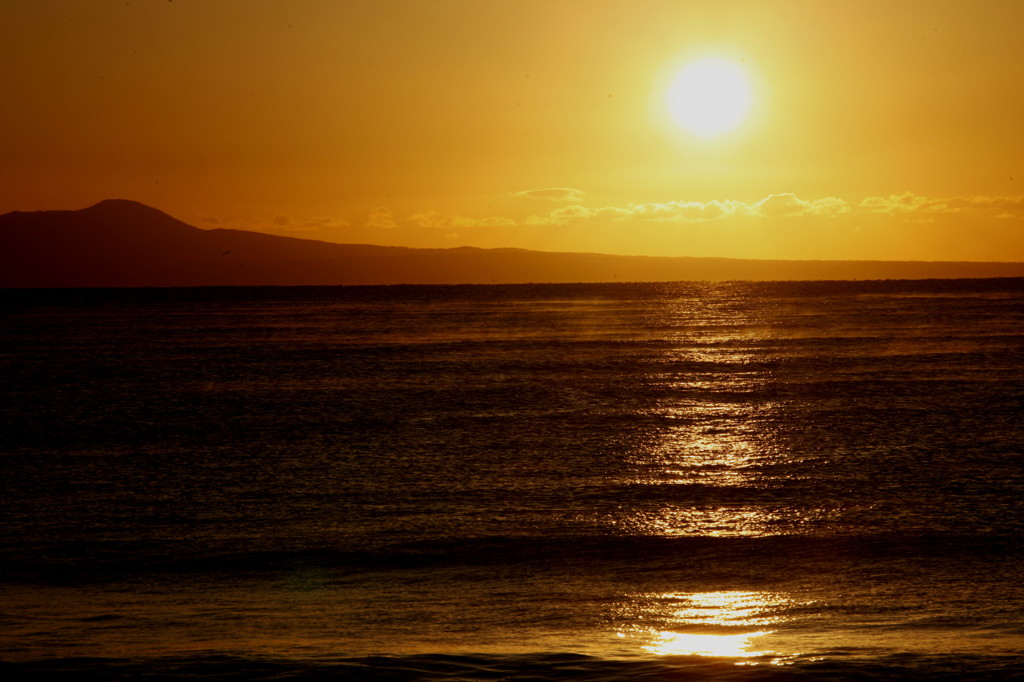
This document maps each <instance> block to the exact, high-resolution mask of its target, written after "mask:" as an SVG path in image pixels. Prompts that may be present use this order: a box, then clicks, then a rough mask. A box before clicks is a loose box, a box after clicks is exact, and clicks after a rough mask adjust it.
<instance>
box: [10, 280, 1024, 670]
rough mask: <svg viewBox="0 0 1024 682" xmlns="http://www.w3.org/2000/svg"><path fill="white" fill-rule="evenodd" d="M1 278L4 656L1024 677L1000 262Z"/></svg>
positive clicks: (1018, 304)
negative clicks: (374, 275)
mask: <svg viewBox="0 0 1024 682" xmlns="http://www.w3.org/2000/svg"><path fill="white" fill-rule="evenodd" d="M0 300H2V302H3V306H2V313H0V321H2V324H0V368H2V369H0V380H2V382H3V393H4V395H5V400H4V404H5V407H3V408H2V412H0V462H2V465H0V466H2V470H0V471H2V482H0V519H2V526H0V595H2V599H0V673H3V674H4V675H5V677H6V679H29V678H31V679H36V678H38V677H40V676H45V675H49V677H51V678H58V679H68V680H71V679H73V680H93V679H95V680H100V679H103V680H127V679H160V680H197V679H214V680H216V679H224V680H318V679H324V680H326V679H331V680H435V679H445V680H494V679H517V680H538V681H542V682H543V681H546V680H567V679H574V680H576V679H578V680H634V679H643V680H691V679H700V680H819V679H821V680H847V679H862V680H863V679H871V680H879V679H893V680H896V679H899V680H904V679H922V680H924V679H928V680H934V679H950V680H953V679H956V680H964V679H1014V678H1019V679H1024V541H1022V538H1024V466H1022V464H1024V279H991V280H923V281H858V282H775V283H736V282H731V283H713V284H712V283H651V284H643V283H615V284H579V285H492V286H391V287H270V288H197V289H91V290H5V291H2V292H0Z"/></svg>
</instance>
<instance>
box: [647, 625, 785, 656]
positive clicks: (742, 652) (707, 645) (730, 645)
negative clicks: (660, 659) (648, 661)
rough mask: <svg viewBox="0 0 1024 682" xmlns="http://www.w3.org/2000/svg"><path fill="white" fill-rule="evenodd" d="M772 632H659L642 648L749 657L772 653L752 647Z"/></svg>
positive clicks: (654, 651)
mask: <svg viewBox="0 0 1024 682" xmlns="http://www.w3.org/2000/svg"><path fill="white" fill-rule="evenodd" d="M768 634H771V633H770V632H744V633H741V634H738V635H697V634H692V633H681V632H667V631H663V632H658V633H656V639H655V640H654V641H653V642H652V643H650V644H647V645H645V646H643V647H642V648H643V649H644V650H646V651H649V652H651V653H652V654H658V655H659V656H721V657H730V658H749V657H753V656H766V655H770V654H771V653H772V652H771V651H756V650H753V649H752V648H751V647H752V646H753V643H752V642H751V640H753V639H754V638H755V637H763V636H764V635H768Z"/></svg>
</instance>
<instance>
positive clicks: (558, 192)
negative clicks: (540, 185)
mask: <svg viewBox="0 0 1024 682" xmlns="http://www.w3.org/2000/svg"><path fill="white" fill-rule="evenodd" d="M512 196H514V197H525V198H528V199H543V200H544V201H558V202H572V203H576V204H578V203H581V202H583V201H586V198H587V193H586V192H584V191H583V190H579V189H574V188H572V187H548V188H545V189H528V190H524V191H522V192H512Z"/></svg>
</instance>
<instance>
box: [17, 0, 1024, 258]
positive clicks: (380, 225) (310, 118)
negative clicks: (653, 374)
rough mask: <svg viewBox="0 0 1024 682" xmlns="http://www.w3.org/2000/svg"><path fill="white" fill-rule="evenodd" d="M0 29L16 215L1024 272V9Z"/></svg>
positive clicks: (405, 5) (119, 19) (317, 19)
mask: <svg viewBox="0 0 1024 682" xmlns="http://www.w3.org/2000/svg"><path fill="white" fill-rule="evenodd" d="M0 19H2V21H3V24H4V26H5V28H6V32H7V34H8V36H9V39H8V40H6V41H4V43H3V45H2V46H0V75H2V77H3V80H4V83H5V100H6V101H7V102H8V103H10V104H12V106H7V107H2V108H0V129H2V130H3V131H4V133H3V136H4V163H3V164H0V188H2V189H0V214H2V213H6V212H8V211H15V210H17V211H35V210H47V209H80V208H82V207H84V206H88V205H91V204H94V203H96V202H98V201H100V200H102V199H105V198H108V197H125V198H130V199H134V200H138V201H140V202H143V203H145V204H148V205H151V206H156V207H159V208H160V209H161V210H164V211H167V212H168V213H170V214H171V215H174V216H175V217H177V218H180V219H181V220H184V221H186V222H187V223H190V224H193V225H197V226H201V227H208V228H209V227H232V228H239V229H245V230H256V231H261V232H267V233H271V234H279V235H287V236H295V237H302V238H306V239H317V240H324V241H332V242H339V243H365V244H380V245H393V246H411V247H431V248H445V247H454V246H476V247H483V248H494V247H517V248H525V249H533V250H542V251H561V252H599V253H617V254H624V255H663V256H696V257H707V256H714V257H727V258H752V259H824V260H833V259H839V260H844V259H862V260H948V261H1024V229H1022V227H1024V190H1022V189H1021V182H1022V181H1024V172H1022V169H1021V163H1022V161H1021V160H1022V159H1024V135H1021V134H1020V129H1019V128H1020V123H1019V122H1020V121H1021V120H1024V92H1022V91H1021V89H1020V88H1019V83H1021V82H1024V42H1022V41H1020V40H1019V36H1018V33H1019V27H1020V26H1021V25H1024V4H1022V3H997V2H994V1H986V2H979V3H970V4H968V3H958V2H924V1H921V0H911V1H908V2H903V3H884V2H874V1H871V2H857V3H854V2H835V3H806V2H797V1H793V0H780V1H779V2H772V3H763V2H759V3H755V2H729V1H720V2H687V3H680V2H669V1H667V0H664V1H658V2H644V3H642V4H636V3H633V4H627V3H619V2H604V1H600V0H596V1H591V0H567V1H565V2H558V3H551V2H541V1H537V0H520V1H517V2H488V3H480V2H473V1H472V0H439V1H438V2H430V3H423V2H416V1H414V0H402V1H398V0H374V1H367V0H356V1H355V2H350V3H345V4H340V3H335V2H331V1H329V0H293V1H291V2H287V3H286V2H277V1H267V2H259V3H253V2H244V1H242V0H223V1H221V2H217V3H198V2H189V1H185V0H179V1H176V2H142V1H140V0H135V1H132V0H129V1H127V2H126V1H125V0H92V1H90V2H75V3H68V2H63V1H60V0H37V1H36V2H32V3H17V4H15V3H8V5H7V6H5V7H4V8H3V9H0ZM708 65H711V67H712V68H708Z"/></svg>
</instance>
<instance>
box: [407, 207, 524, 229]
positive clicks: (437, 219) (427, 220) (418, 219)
mask: <svg viewBox="0 0 1024 682" xmlns="http://www.w3.org/2000/svg"><path fill="white" fill-rule="evenodd" d="M409 220H411V221H412V222H413V223H415V224H416V225H417V226H418V227H428V228H435V229H439V230H450V229H453V228H459V227H513V226H515V225H516V221H514V220H512V219H511V218H502V217H500V216H488V217H484V218H471V217H469V216H463V215H450V214H446V213H439V212H438V211H427V212H425V213H414V214H413V215H411V216H409Z"/></svg>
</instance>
